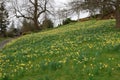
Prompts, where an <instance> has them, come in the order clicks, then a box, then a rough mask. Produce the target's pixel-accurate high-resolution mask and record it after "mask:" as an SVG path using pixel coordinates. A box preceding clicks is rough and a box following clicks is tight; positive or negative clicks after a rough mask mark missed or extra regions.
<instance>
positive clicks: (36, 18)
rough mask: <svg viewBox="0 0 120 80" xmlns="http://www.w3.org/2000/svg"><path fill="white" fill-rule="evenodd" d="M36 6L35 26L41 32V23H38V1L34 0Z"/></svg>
mask: <svg viewBox="0 0 120 80" xmlns="http://www.w3.org/2000/svg"><path fill="white" fill-rule="evenodd" d="M34 2H35V4H34V8H35V10H34V25H35V28H36V30H39V23H38V16H37V14H38V0H34Z"/></svg>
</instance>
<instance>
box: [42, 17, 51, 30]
mask: <svg viewBox="0 0 120 80" xmlns="http://www.w3.org/2000/svg"><path fill="white" fill-rule="evenodd" d="M42 27H43V29H46V28H53V22H52V20H51V19H49V18H45V20H44V21H43V23H42Z"/></svg>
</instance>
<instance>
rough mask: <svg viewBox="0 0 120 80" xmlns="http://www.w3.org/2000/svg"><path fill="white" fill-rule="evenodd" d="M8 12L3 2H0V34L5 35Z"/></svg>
mask: <svg viewBox="0 0 120 80" xmlns="http://www.w3.org/2000/svg"><path fill="white" fill-rule="evenodd" d="M7 18H8V12H7V10H6V9H5V5H4V2H1V3H0V35H1V36H3V37H6V29H7V25H8V20H7Z"/></svg>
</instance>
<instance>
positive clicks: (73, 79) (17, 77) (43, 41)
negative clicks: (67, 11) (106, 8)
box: [0, 20, 120, 80]
mask: <svg viewBox="0 0 120 80" xmlns="http://www.w3.org/2000/svg"><path fill="white" fill-rule="evenodd" d="M114 25H115V21H114V20H101V21H96V20H91V21H87V22H82V23H71V24H69V25H66V26H62V27H60V28H56V29H53V30H48V31H43V32H40V33H34V34H30V35H26V36H23V37H20V38H18V39H16V40H14V41H12V42H11V43H9V44H7V46H6V47H5V48H4V49H3V50H2V51H0V78H1V80H118V79H119V76H120V32H119V31H116V30H114V29H113V27H114Z"/></svg>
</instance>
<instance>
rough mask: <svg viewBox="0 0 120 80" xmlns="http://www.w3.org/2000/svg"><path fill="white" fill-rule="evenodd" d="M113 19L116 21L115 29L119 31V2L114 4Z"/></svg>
mask: <svg viewBox="0 0 120 80" xmlns="http://www.w3.org/2000/svg"><path fill="white" fill-rule="evenodd" d="M115 19H116V28H118V29H120V4H119V2H118V3H116V12H115Z"/></svg>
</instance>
